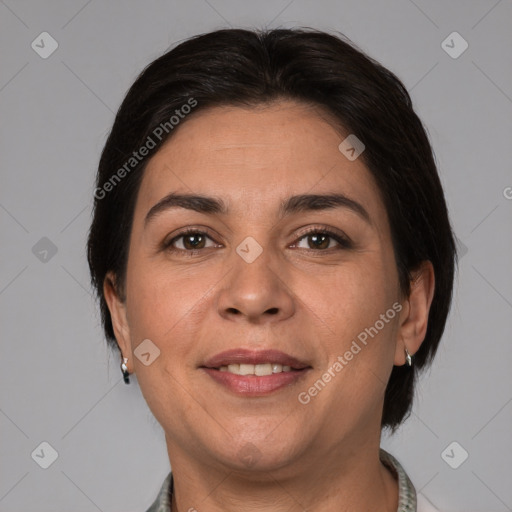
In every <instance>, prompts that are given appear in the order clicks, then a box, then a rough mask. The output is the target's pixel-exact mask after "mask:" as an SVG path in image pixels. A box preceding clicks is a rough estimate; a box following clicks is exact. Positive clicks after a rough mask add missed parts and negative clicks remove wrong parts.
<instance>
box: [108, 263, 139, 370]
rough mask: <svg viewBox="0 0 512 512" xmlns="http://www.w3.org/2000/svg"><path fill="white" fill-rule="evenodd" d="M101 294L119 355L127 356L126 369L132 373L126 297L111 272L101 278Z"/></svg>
mask: <svg viewBox="0 0 512 512" xmlns="http://www.w3.org/2000/svg"><path fill="white" fill-rule="evenodd" d="M103 295H104V297H105V301H106V303H107V306H108V309H109V311H110V317H111V318H112V327H113V329H114V334H115V337H116V340H117V344H118V346H119V349H120V350H121V354H122V356H121V357H126V358H128V362H127V363H126V364H127V366H128V371H129V372H130V373H133V367H132V369H130V365H131V361H132V360H133V357H132V347H131V343H130V329H129V326H128V320H127V315H126V299H123V298H122V297H121V295H120V291H119V289H118V287H117V285H116V277H115V275H114V274H113V273H112V272H108V273H107V275H106V276H105V279H104V280H103Z"/></svg>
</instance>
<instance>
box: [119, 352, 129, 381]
mask: <svg viewBox="0 0 512 512" xmlns="http://www.w3.org/2000/svg"><path fill="white" fill-rule="evenodd" d="M127 362H128V358H127V357H124V358H123V362H122V363H121V372H122V373H123V379H124V383H125V384H130V373H129V372H128V366H126V363H127Z"/></svg>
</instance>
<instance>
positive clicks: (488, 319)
mask: <svg viewBox="0 0 512 512" xmlns="http://www.w3.org/2000/svg"><path fill="white" fill-rule="evenodd" d="M511 22H512V2H511V0H500V1H496V0H492V1H485V0H480V1H476V0H473V1H463V0H459V1H450V2H446V1H443V0H436V1H427V0H414V1H412V0H396V1H387V2H377V1H369V0H364V1H361V0H343V1H334V0H332V1H327V0H323V1H314V2H313V1H306V0H294V1H293V0H292V1H290V0H272V1H266V0H265V1H258V2H256V1H234V0H191V1H187V2H185V1H181V2H179V1H159V0H151V1H146V2H142V1H134V0H132V1H124V2H121V1H115V2H114V1H111V2H101V1H99V0H90V1H88V2H87V1H84V0H73V1H69V0H68V1H64V0H62V1H51V2H50V1H46V2H45V1H36V0H30V1H29V0H26V1H23V0H18V1H16V0H4V1H0V47H1V48H2V55H1V68H0V69H1V76H0V109H1V110H0V116H1V119H2V123H1V128H0V129H1V134H0V141H1V147H0V158H1V163H2V166H1V172H2V174H1V179H2V185H1V189H0V223H1V233H2V243H1V245H0V261H1V273H0V315H1V359H0V379H1V387H0V429H1V447H0V449H1V454H0V456H1V464H0V478H1V480H0V510H1V511H2V512H8V511H9V512H11V511H12V512H14V511H16V512H19V511H20V510H23V511H25V512H30V511H35V510H38V511H40V512H46V511H63V510H68V511H84V512H85V511H97V510H100V511H103V512H108V511H124V512H141V511H143V510H145V509H146V507H147V506H148V505H149V504H150V503H151V502H152V500H153V499H154V497H155V495H156V493H157V490H158V489H159V487H160V485H161V482H162V480H163V478H164V477H165V476H166V474H167V472H168V470H169V462H168V459H167V453H166V450H165V443H164V438H163V432H162V430H161V428H160V426H159V425H158V424H157V422H156V420H154V419H153V417H152V415H151V413H150V412H149V410H148V408H147V406H146V405H145V402H144V400H143V398H142V397H141V394H140V390H139V388H138V385H137V383H136V380H135V379H133V378H132V382H133V384H132V385H130V386H125V385H124V384H123V382H122V380H121V374H120V370H119V366H118V365H119V361H118V358H117V357H114V356H113V355H112V354H109V351H108V350H107V348H106V346H105V343H104V340H103V338H102V332H101V330H100V327H99V316H98V313H97V311H96V306H95V304H94V302H93V300H92V297H91V290H90V287H89V284H88V279H89V276H88V270H87V265H86V259H85V249H84V244H85V238H86V233H87V229H88V226H89V222H90V212H91V205H92V193H93V186H94V185H93V179H94V174H95V168H96V166H97V162H98V158H99V153H100V151H101V148H102V145H103V144H104V142H105V139H106V135H107V133H108V131H109V129H110V127H111V124H112V122H113V118H114V112H115V111H116V109H117V108H118V106H119V104H120V102H121V100H122V98H123V96H124V94H125V92H126V90H127V88H128V87H129V86H130V84H131V83H132V82H133V80H134V79H135V77H136V75H137V74H138V73H139V71H140V70H141V69H142V68H143V67H144V66H145V65H146V64H148V63H149V62H150V61H151V60H153V59H154V58H156V57H157V56H159V55H160V54H161V53H162V52H164V51H165V50H166V49H167V48H168V47H169V46H170V45H174V44H175V43H176V42H178V41H180V40H182V39H185V38H187V37H190V36H192V35H195V34H197V33H200V32H205V31H209V30H213V29H216V28H222V27H228V26H234V27H249V28H254V27H264V26H268V27H277V26H283V27H293V26H311V27H314V28H319V29H324V30H338V31H340V32H343V33H345V34H346V35H347V36H348V37H350V38H351V39H352V40H353V41H354V42H355V43H356V44H358V45H359V46H360V47H361V48H362V49H363V50H365V51H367V52H368V53H369V54H370V55H371V56H373V57H375V58H376V59H377V60H379V61H380V62H382V63H383V64H384V65H385V66H387V67H389V68H390V69H391V70H392V71H394V72H395V73H397V75H398V76H399V77H400V78H401V79H402V80H403V81H404V83H405V85H406V86H407V87H408V89H409V91H410V93H411V95H412V98H413V101H414V104H415V108H416V110H417V112H418V114H419V115H420V117H421V118H422V119H423V121H424V122H425V124H426V126H427V128H428V131H429V135H430V138H431V141H432V144H433V146H434V150H435V152H436V155H437V160H438V163H439V167H440V173H441V178H442V182H443V185H444V187H445V190H446V194H447V200H448V205H449V209H450V213H451V217H452V222H453V225H454V229H455V232H456V234H457V237H458V239H459V241H460V247H461V250H462V253H463V257H462V259H461V262H460V273H459V275H458V278H457V284H456V288H455V296H454V305H453V309H452V312H451V314H450V318H449V322H448V326H447V330H446V334H445V336H444V338H443V342H442V345H441V347H440V350H439V354H438V357H437V360H436V361H435V363H434V366H433V368H432V370H431V371H429V372H427V374H425V375H424V378H423V380H422V382H421V384H420V385H419V386H418V392H417V401H416V403H415V406H414V412H413V413H412V415H411V417H410V418H409V420H408V421H407V422H406V423H405V424H404V425H403V427H402V428H401V429H400V430H399V432H398V433H397V434H396V435H395V437H394V438H391V439H388V438H385V439H383V443H382V444H383V447H385V448H387V449H388V450H389V451H391V453H393V454H394V455H395V456H396V457H397V458H398V459H399V460H400V461H401V462H402V464H403V465H404V466H405V468H406V470H407V471H408V473H409V475H410V476H411V479H412V480H413V482H414V484H415V485H416V488H417V489H418V491H421V492H422V493H423V494H424V495H425V496H426V497H427V498H428V499H429V500H431V502H432V503H434V504H435V505H436V506H437V507H439V508H441V509H442V510H445V511H465V512H470V511H486V512H487V511H506V510H512V486H511V485H510V483H511V481H512V458H511V455H512V439H511V438H512V436H511V432H512V403H511V402H512V377H511V363H512V343H511V341H512V314H511V313H512V270H511V266H510V263H511V261H512V259H511V255H512V236H511V233H512V231H511V224H512V222H511V220H512V200H511V198H512V189H511V188H507V187H512V173H511V161H512V159H511V156H512V144H511V141H512V116H511V114H512V80H511V78H512V76H511V75H512V67H511V58H510V57H511V54H512V53H511V50H512V30H511V26H512V23H511ZM44 31H47V32H49V33H50V34H51V36H52V37H53V38H54V39H55V40H56V41H57V42H58V45H59V46H58V48H57V50H56V51H55V52H54V53H53V54H52V55H51V56H49V57H48V58H46V59H43V58H41V57H40V56H39V54H38V53H36V51H34V50H33V49H32V47H31V43H32V41H34V40H35V41H36V43H37V42H38V41H39V44H40V46H41V43H40V38H38V36H39V34H41V32H44ZM453 31H457V32H459V33H460V34H461V36H462V37H463V38H464V39H465V40H466V41H467V42H468V44H469V47H468V49H467V50H466V51H465V52H464V53H463V54H462V55H460V56H459V57H458V58H452V57H451V56H450V55H448V53H447V52H446V51H445V50H444V49H443V47H442V45H441V44H442V42H443V41H444V40H445V39H446V38H447V36H448V35H449V34H451V33H452V32H453ZM446 44H448V45H450V46H454V49H452V50H454V51H456V50H458V49H460V48H461V46H460V41H456V40H455V41H454V42H453V43H452V42H451V40H450V39H448V42H447V43H446ZM45 48H46V50H47V49H48V48H49V44H48V41H47V42H46V43H45ZM507 197H508V198H507ZM43 237H46V238H47V239H49V240H50V241H51V244H50V243H49V242H48V240H46V239H44V240H43V241H40V240H41V239H42V238H43ZM36 244H38V245H36ZM52 244H54V246H55V247H56V249H57V252H56V254H52V251H51V248H52ZM34 246H35V248H34ZM45 250H46V251H48V252H46V253H45V252H44V251H45ZM43 441H46V442H48V443H49V444H50V445H51V446H52V447H53V448H54V449H55V450H56V451H57V452H58V458H57V459H56V460H55V462H54V463H53V464H52V465H51V466H50V467H49V468H48V469H42V468H41V467H40V466H39V463H41V461H42V460H43V459H44V458H45V457H46V459H47V461H48V460H49V459H48V457H50V451H49V450H48V449H47V448H44V447H43V452H41V448H38V447H39V445H40V443H41V442H43ZM453 441H456V442H457V443H458V445H456V446H455V448H453V446H452V448H453V451H451V450H452V448H450V449H449V450H448V452H445V449H446V448H447V447H448V446H449V445H450V443H452V442H453ZM36 449H37V450H36ZM34 450H36V452H35V453H36V454H37V453H38V454H39V457H37V456H36V455H34V456H33V457H32V456H31V454H32V453H33V451H34ZM45 450H46V451H45ZM462 450H466V451H467V452H468V454H469V457H468V459H467V460H466V461H465V462H464V463H462V464H461V465H460V466H459V467H458V468H457V469H453V468H452V467H450V466H449V465H448V464H447V463H446V462H445V460H448V459H447V458H446V453H448V455H449V460H450V462H451V463H452V464H455V463H457V462H458V463H460V460H461V457H462V454H463V451H462ZM443 452H444V453H445V456H444V459H443V456H442V453H443ZM36 461H37V462H38V463H36Z"/></svg>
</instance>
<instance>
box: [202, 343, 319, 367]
mask: <svg viewBox="0 0 512 512" xmlns="http://www.w3.org/2000/svg"><path fill="white" fill-rule="evenodd" d="M264 363H278V364H282V365H283V366H290V367H291V368H294V369H296V370H301V369H302V368H309V366H310V365H308V364H307V363H305V362H304V361H300V360H299V359H297V358H296V357H293V356H291V355H289V354H285V353H284V352H281V351H279V350H272V349H269V350H249V349H243V348H235V349H232V350H226V351H224V352H220V353H219V354H216V355H214V356H213V357H211V358H210V359H208V360H207V361H206V362H205V363H204V364H203V365H202V366H203V367H206V368H220V367H221V366H228V365H229V364H264Z"/></svg>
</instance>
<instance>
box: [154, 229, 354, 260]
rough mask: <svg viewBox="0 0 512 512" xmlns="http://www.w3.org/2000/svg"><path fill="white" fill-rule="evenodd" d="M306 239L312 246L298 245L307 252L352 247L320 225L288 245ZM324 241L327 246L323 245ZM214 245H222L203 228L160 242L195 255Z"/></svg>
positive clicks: (173, 250)
mask: <svg viewBox="0 0 512 512" xmlns="http://www.w3.org/2000/svg"><path fill="white" fill-rule="evenodd" d="M308 239H311V240H312V241H313V244H312V246H309V244H308V247H306V248H304V247H299V248H298V249H299V250H302V249H303V250H305V251H308V252H315V253H320V252H325V253H326V254H332V252H333V251H339V250H347V249H352V248H353V243H352V241H351V240H350V239H349V238H348V237H347V236H346V235H344V234H342V233H341V232H337V231H334V230H331V229H327V228H320V227H311V228H309V229H307V230H306V231H303V232H302V233H301V234H300V235H299V238H297V240H296V241H295V242H294V243H293V244H292V245H291V246H290V247H294V248H297V244H300V243H301V242H303V241H304V240H306V241H307V242H309V241H311V240H308ZM208 240H209V241H211V242H213V244H212V245H210V246H206V245H205V244H206V243H207V241H208ZM326 241H327V247H325V243H326ZM331 241H334V242H335V243H336V244H337V245H336V246H335V247H331ZM177 242H179V243H180V244H181V245H182V246H183V247H182V248H180V247H176V243H177ZM187 246H188V247H187ZM215 247H218V248H221V247H222V245H221V244H218V243H217V242H216V241H215V238H214V237H213V235H212V234H211V233H210V232H209V231H208V230H207V229H204V228H203V229H198V228H187V229H185V230H183V231H181V232H180V233H178V234H177V235H176V236H174V237H173V238H171V239H170V240H168V241H165V242H164V243H163V244H162V250H164V251H166V252H170V253H173V254H175V255H183V256H196V255H199V254H200V253H201V252H202V251H205V250H210V249H212V248H215Z"/></svg>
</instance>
